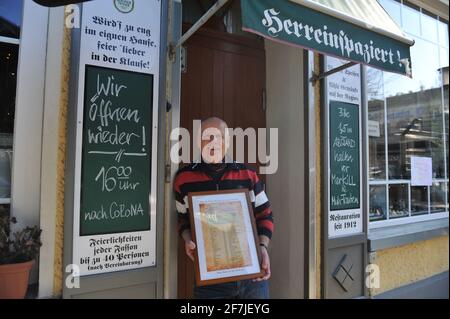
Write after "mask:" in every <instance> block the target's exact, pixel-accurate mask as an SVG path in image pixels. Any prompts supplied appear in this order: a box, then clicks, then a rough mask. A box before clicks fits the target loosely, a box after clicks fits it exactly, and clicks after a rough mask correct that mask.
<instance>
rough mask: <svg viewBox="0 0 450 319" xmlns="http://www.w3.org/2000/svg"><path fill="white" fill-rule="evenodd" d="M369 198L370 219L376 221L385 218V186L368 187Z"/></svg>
mask: <svg viewBox="0 0 450 319" xmlns="http://www.w3.org/2000/svg"><path fill="white" fill-rule="evenodd" d="M369 189H370V190H369V200H370V210H369V218H370V221H378V220H384V219H386V215H387V214H386V210H387V203H386V186H385V185H372V186H370V188H369Z"/></svg>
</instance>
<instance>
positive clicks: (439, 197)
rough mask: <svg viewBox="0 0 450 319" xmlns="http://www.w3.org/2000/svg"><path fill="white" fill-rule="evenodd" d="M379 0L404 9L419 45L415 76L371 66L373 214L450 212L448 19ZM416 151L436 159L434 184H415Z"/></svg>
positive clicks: (395, 10)
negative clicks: (449, 207) (446, 20)
mask: <svg viewBox="0 0 450 319" xmlns="http://www.w3.org/2000/svg"><path fill="white" fill-rule="evenodd" d="M379 2H380V3H381V4H382V5H383V6H384V8H385V9H386V10H387V11H388V13H389V14H390V15H391V16H392V17H394V19H399V17H400V15H401V20H402V28H403V30H404V31H405V32H406V33H407V35H408V36H409V37H410V38H413V39H414V40H415V45H414V46H413V47H412V48H411V60H412V62H411V64H412V73H413V78H408V77H405V76H400V75H396V74H392V73H389V72H380V71H376V70H372V69H370V68H368V69H367V78H368V81H367V92H368V108H369V111H368V120H369V122H368V139H369V172H368V175H369V183H371V184H370V187H369V192H370V207H369V212H370V220H371V221H376V220H384V219H386V220H389V219H395V218H401V217H407V216H418V215H425V214H429V213H430V212H431V213H439V212H445V211H446V212H448V206H449V205H448V172H450V169H449V132H448V125H449V111H448V93H449V92H448V82H449V68H448V65H449V56H448V52H449V48H448V44H449V43H448V24H447V23H445V22H443V21H439V19H437V18H435V17H433V16H431V15H428V14H426V12H425V11H423V10H422V12H420V9H418V8H415V7H414V6H406V5H405V4H403V5H402V4H400V2H397V1H393V0H379ZM396 17H397V18H396ZM378 127H380V131H379V133H378V131H377V129H378ZM384 127H386V128H384ZM385 130H386V134H384V132H385ZM386 150H387V154H386ZM412 156H419V157H428V158H431V159H432V180H433V184H432V186H410V182H411V157H412ZM372 183H373V184H375V185H373V184H372ZM385 187H388V191H387V198H386V195H383V189H384V190H386V188H385ZM384 194H385V193H384ZM383 201H384V203H386V202H387V213H388V214H389V215H387V216H386V212H384V213H383V212H382V210H381V209H380V207H383V206H384V205H383Z"/></svg>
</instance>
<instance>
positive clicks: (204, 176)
mask: <svg viewBox="0 0 450 319" xmlns="http://www.w3.org/2000/svg"><path fill="white" fill-rule="evenodd" d="M205 165H207V164H204V163H193V164H190V165H188V166H186V167H184V168H181V169H180V170H179V171H178V172H177V174H176V176H175V180H174V183H173V188H174V193H175V204H176V208H177V214H178V232H179V234H180V235H181V233H182V232H183V231H184V230H185V229H190V222H189V204H188V196H187V195H188V193H190V192H203V191H212V190H227V189H237V188H247V189H248V190H249V195H250V200H251V201H252V208H253V213H254V215H255V221H256V227H257V231H258V235H265V236H267V237H269V238H271V237H272V232H273V217H272V211H271V209H270V202H269V200H268V198H267V196H266V193H265V191H264V188H263V185H262V183H261V181H260V180H259V177H258V175H257V174H256V172H255V171H254V170H252V169H249V168H247V167H246V166H245V165H244V164H240V163H227V164H226V166H225V169H224V173H223V174H222V175H221V177H220V178H218V179H217V178H214V177H213V175H212V174H210V173H209V170H208V169H207V167H205Z"/></svg>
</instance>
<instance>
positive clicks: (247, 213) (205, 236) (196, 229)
mask: <svg viewBox="0 0 450 319" xmlns="http://www.w3.org/2000/svg"><path fill="white" fill-rule="evenodd" d="M188 200H189V207H190V209H189V214H190V221H191V231H192V238H193V241H194V242H195V243H196V246H197V248H196V258H195V277H196V278H195V279H196V283H197V286H205V285H211V284H218V283H224V282H231V281H238V280H242V279H252V278H258V277H262V276H263V271H262V270H261V267H260V265H261V256H260V251H259V249H257V247H258V246H259V238H258V236H257V233H256V224H255V218H254V215H253V210H252V206H251V202H250V197H249V193H248V190H247V189H233V190H224V191H210V192H195V193H189V194H188Z"/></svg>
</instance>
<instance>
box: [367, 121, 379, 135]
mask: <svg viewBox="0 0 450 319" xmlns="http://www.w3.org/2000/svg"><path fill="white" fill-rule="evenodd" d="M367 126H368V131H369V136H370V137H380V122H378V121H367Z"/></svg>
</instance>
